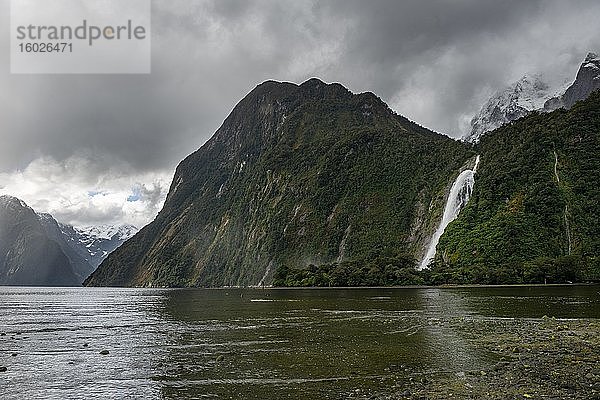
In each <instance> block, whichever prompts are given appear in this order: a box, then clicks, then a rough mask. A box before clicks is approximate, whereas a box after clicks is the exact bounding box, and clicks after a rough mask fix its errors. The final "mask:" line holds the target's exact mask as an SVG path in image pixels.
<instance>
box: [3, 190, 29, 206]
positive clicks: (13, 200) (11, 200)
mask: <svg viewBox="0 0 600 400" xmlns="http://www.w3.org/2000/svg"><path fill="white" fill-rule="evenodd" d="M0 204H3V205H4V206H8V205H11V204H13V205H17V204H18V205H19V206H20V207H22V208H29V209H31V207H29V206H28V205H27V204H26V203H25V202H24V201H23V200H21V199H19V198H17V197H14V196H10V195H7V194H4V195H1V196H0Z"/></svg>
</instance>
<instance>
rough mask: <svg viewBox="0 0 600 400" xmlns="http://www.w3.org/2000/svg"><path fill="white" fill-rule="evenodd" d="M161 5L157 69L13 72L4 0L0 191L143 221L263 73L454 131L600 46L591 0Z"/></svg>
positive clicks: (68, 212)
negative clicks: (496, 98) (530, 80)
mask: <svg viewBox="0 0 600 400" xmlns="http://www.w3.org/2000/svg"><path fill="white" fill-rule="evenodd" d="M152 4H153V14H152V73H151V74H149V75H58V76H56V75H11V74H10V66H9V19H8V18H9V1H8V0H0V16H1V17H0V51H1V52H2V53H1V54H2V56H1V58H0V60H1V61H2V62H1V63H0V194H12V195H16V196H18V197H21V198H22V199H24V200H25V201H26V202H27V203H28V204H29V205H31V206H32V207H33V208H35V209H36V210H38V211H45V212H50V213H52V214H53V215H55V217H56V218H57V219H59V220H61V221H64V222H69V223H73V224H75V225H88V224H100V223H118V222H129V223H133V224H135V225H137V226H139V227H141V226H142V225H144V224H145V223H147V222H149V221H150V220H151V219H152V218H153V217H154V216H155V215H156V213H157V212H158V210H159V208H160V206H161V203H162V201H163V199H164V196H165V195H166V191H167V190H168V186H169V184H170V180H171V176H172V173H173V171H174V169H175V167H176V165H177V164H178V162H179V161H180V160H181V159H183V158H184V157H185V156H186V155H187V154H189V153H191V152H192V151H194V150H196V149H197V148H198V147H200V146H201V145H202V144H203V143H204V142H205V141H206V140H207V139H208V138H209V137H210V136H211V135H212V134H213V133H214V131H215V130H216V129H217V128H218V127H219V125H220V124H221V122H222V121H223V120H224V119H225V118H226V117H227V115H228V114H229V112H230V111H231V109H232V108H233V107H234V106H235V104H236V103H237V102H238V101H239V100H240V99H241V98H242V97H243V96H244V95H245V94H246V93H247V92H248V91H250V90H252V89H253V88H254V87H255V86H256V85H257V84H259V83H260V82H262V81H264V80H267V79H275V80H283V81H292V82H296V83H301V82H303V81H304V80H306V79H308V78H310V77H313V76H316V77H319V78H321V79H322V80H324V81H326V82H340V83H342V84H343V85H345V86H346V87H348V88H349V89H350V90H352V91H354V92H363V91H372V92H374V93H376V94H377V95H378V96H380V97H381V98H382V99H383V100H384V101H386V102H387V103H388V104H389V105H390V106H391V108H392V109H394V110H395V111H396V112H398V113H399V114H402V115H405V116H407V117H408V118H410V119H412V120H414V121H416V122H418V123H419V124H421V125H424V126H426V127H428V128H430V129H433V130H436V131H438V132H441V133H445V134H447V135H449V136H452V137H459V136H462V135H463V134H464V133H465V130H466V129H467V127H468V121H469V120H470V118H471V117H472V116H473V114H474V113H475V112H476V111H477V110H478V109H479V107H480V106H481V105H482V103H483V102H485V100H486V99H487V98H488V97H489V96H490V95H491V94H492V93H493V92H495V91H496V90H498V89H501V88H502V87H504V86H505V85H507V84H509V83H511V82H513V81H515V80H517V79H518V78H520V77H521V76H522V75H524V74H526V73H531V72H541V73H544V74H546V76H547V77H548V79H549V80H553V81H556V82H558V81H560V80H562V79H564V78H566V77H570V78H571V79H572V78H574V75H575V73H576V71H577V68H578V66H579V64H580V63H581V61H582V59H583V57H585V55H586V53H587V52H588V51H599V50H600V24H599V23H598V21H599V20H600V2H599V1H596V0H590V1H568V2H567V1H562V0H561V1H558V0H555V1H552V0H549V1H542V0H539V1H534V0H530V1H523V0H514V1H512V0H503V1H498V0H490V1H485V0H452V1H451V0H431V1H427V0H414V1H411V0H402V1H399V0H389V1H377V0H369V1H366V0H329V1H308V0H307V1H302V0H293V1H292V0H276V1H275V0H274V1H252V0H236V1H229V0H214V1H209V0H198V1H191V0H161V1H158V0H157V1H153V3H152ZM128 200H129V201H128Z"/></svg>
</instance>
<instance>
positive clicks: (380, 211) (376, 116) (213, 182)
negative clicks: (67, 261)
mask: <svg viewBox="0 0 600 400" xmlns="http://www.w3.org/2000/svg"><path fill="white" fill-rule="evenodd" d="M472 155H473V154H472V152H471V151H470V150H469V147H468V146H466V145H464V144H462V143H459V142H456V141H454V140H451V139H449V138H447V137H444V136H442V135H438V134H435V133H433V132H431V131H428V130H426V129H424V128H421V127H419V126H418V125H416V124H414V123H412V122H410V121H408V120H407V119H405V118H403V117H401V116H398V115H396V114H394V113H393V112H392V111H391V110H390V109H389V108H388V107H387V105H386V104H385V103H383V102H382V101H381V100H380V99H379V98H377V97H376V96H375V95H373V94H372V93H363V94H352V93H351V92H349V91H348V90H347V89H345V88H344V87H342V86H341V85H339V84H325V83H323V82H321V81H319V80H317V79H311V80H309V81H307V82H305V83H303V84H302V85H295V84H291V83H279V82H272V81H269V82H265V83H263V84H261V85H259V86H258V87H257V88H256V89H254V90H253V91H252V92H251V93H250V94H248V95H247V96H246V97H245V98H244V99H243V100H242V101H241V102H240V103H239V104H238V105H237V106H236V107H235V109H234V110H233V111H232V113H231V114H230V115H229V117H227V119H226V120H225V122H224V123H223V125H222V126H221V127H220V128H219V129H218V130H217V132H216V133H215V135H214V136H213V137H212V138H211V139H210V140H209V141H208V142H207V143H206V144H205V145H204V146H202V147H201V148H200V149H199V150H198V151H196V152H195V153H193V154H191V155H190V156H189V157H187V158H186V159H185V160H184V161H183V162H181V164H180V165H179V166H178V167H177V170H176V172H175V176H174V179H173V183H172V185H171V188H170V191H169V194H168V196H167V199H166V202H165V205H164V208H163V210H162V211H161V212H160V213H159V215H158V217H157V218H156V219H155V221H154V222H152V223H151V224H149V225H148V226H146V227H145V228H143V229H142V230H141V231H140V232H139V233H138V234H137V235H136V236H134V237H133V238H132V239H131V240H129V241H127V242H126V243H125V244H124V245H123V246H121V247H120V248H119V249H117V250H116V251H115V252H114V253H113V254H111V255H110V256H109V257H108V259H107V260H105V261H104V262H103V263H102V264H101V265H100V267H99V268H98V269H97V270H96V272H94V273H93V274H92V275H91V276H90V278H89V279H88V280H87V281H86V284H87V285H109V286H113V285H116V286H136V285H140V286H224V285H257V284H269V283H270V282H271V280H272V274H273V272H274V271H275V269H276V268H277V267H278V266H280V265H290V266H293V267H302V266H306V265H308V264H310V263H315V264H319V263H322V262H330V261H334V260H340V259H353V258H357V257H364V256H365V255H366V254H368V253H369V252H388V253H409V254H411V255H413V256H414V257H415V258H419V257H420V256H422V253H423V251H424V247H425V246H426V244H427V242H428V240H429V236H430V235H431V233H432V231H433V230H434V229H435V225H436V223H437V219H438V218H439V215H440V214H441V211H442V208H443V203H444V195H445V192H446V191H447V188H448V186H449V184H451V182H452V180H453V179H454V178H455V177H456V174H458V171H459V169H460V167H461V166H462V165H463V164H464V163H465V161H466V160H467V159H469V158H470V157H471V156H472Z"/></svg>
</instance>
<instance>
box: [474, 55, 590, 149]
mask: <svg viewBox="0 0 600 400" xmlns="http://www.w3.org/2000/svg"><path fill="white" fill-rule="evenodd" d="M597 89H600V57H598V55H596V54H595V53H589V54H588V55H587V57H586V58H585V60H584V61H583V63H582V64H581V66H580V67H579V70H578V72H577V76H576V77H575V81H573V82H572V83H571V84H567V85H564V87H561V88H552V87H550V85H549V84H548V83H547V82H546V81H545V80H544V77H543V76H542V75H541V74H536V75H531V76H530V75H526V76H524V77H522V78H521V79H519V80H518V81H517V82H515V83H513V84H512V85H509V86H508V87H506V88H505V89H503V90H501V91H499V92H497V93H496V94H495V95H494V96H492V97H491V98H490V99H489V100H488V101H487V102H486V103H485V104H484V105H483V107H482V108H481V110H480V111H479V112H478V113H477V115H475V117H473V119H472V120H471V131H470V132H469V134H468V135H466V136H465V140H467V141H469V142H477V141H478V140H479V139H480V137H481V135H482V134H484V133H485V132H489V131H492V130H494V129H497V128H499V127H501V126H502V125H504V124H507V123H509V122H511V121H515V120H517V119H519V118H521V117H524V116H525V115H527V114H529V113H531V112H532V111H540V112H549V111H553V110H556V109H558V108H570V107H572V106H573V105H574V104H575V103H576V102H577V101H579V100H584V99H586V98H587V97H588V96H589V95H590V93H592V92H593V91H594V90H597Z"/></svg>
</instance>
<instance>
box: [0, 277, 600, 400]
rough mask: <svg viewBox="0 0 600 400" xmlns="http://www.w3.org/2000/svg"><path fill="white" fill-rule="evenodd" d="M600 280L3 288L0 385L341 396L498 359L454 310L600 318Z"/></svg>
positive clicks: (9, 391)
mask: <svg viewBox="0 0 600 400" xmlns="http://www.w3.org/2000/svg"><path fill="white" fill-rule="evenodd" d="M598 291H599V289H598V287H594V286H554V287H541V286H540V287H475V288H443V289H442V288H418V289H409V288H398V289H396V288H393V289H391V288H390V289H388V288H385V289H297V290H294V289H289V290H288V289H285V290H283V289H262V290H261V289H220V290H209V289H188V290H184V289H181V290H178V289H172V290H168V289H160V290H158V289H97V288H70V289H65V288H10V287H8V288H7V287H4V288H0V333H4V334H5V335H4V336H0V366H5V367H7V371H6V372H2V373H0V398H2V399H22V398H27V399H36V398H44V399H45V398H57V399H78V398H84V397H85V398H88V399H90V398H91V399H94V398H148V399H152V398H157V399H158V398H167V399H171V398H172V399H177V398H225V399H229V398H236V399H237V398H239V399H259V398H260V399H275V398H276V399H280V398H294V399H296V398H298V399H300V398H301V399H322V398H328V399H336V398H347V397H348V396H349V395H350V394H356V393H357V390H360V393H378V392H386V391H390V390H393V388H394V386H396V385H397V386H399V387H401V386H402V382H403V381H406V380H408V379H419V377H421V376H432V374H434V373H436V372H448V373H454V372H461V371H466V370H477V369H479V368H485V367H486V366H488V365H490V363H493V362H495V361H496V360H494V356H493V354H483V353H481V352H480V351H479V350H477V349H475V348H473V347H472V346H470V345H469V344H468V342H466V341H465V340H464V339H463V337H461V334H460V333H459V332H455V331H454V330H453V328H452V326H453V325H452V324H449V323H448V322H449V321H452V320H454V319H477V320H481V321H483V322H485V321H489V320H497V319H502V320H505V321H506V323H518V322H519V321H521V320H524V319H532V318H533V319H537V318H541V317H542V316H544V315H547V316H553V317H556V318H559V319H560V318H568V319H598V318H600V295H599V294H598ZM102 350H108V351H109V354H107V355H101V354H100V352H101V351H102Z"/></svg>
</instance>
